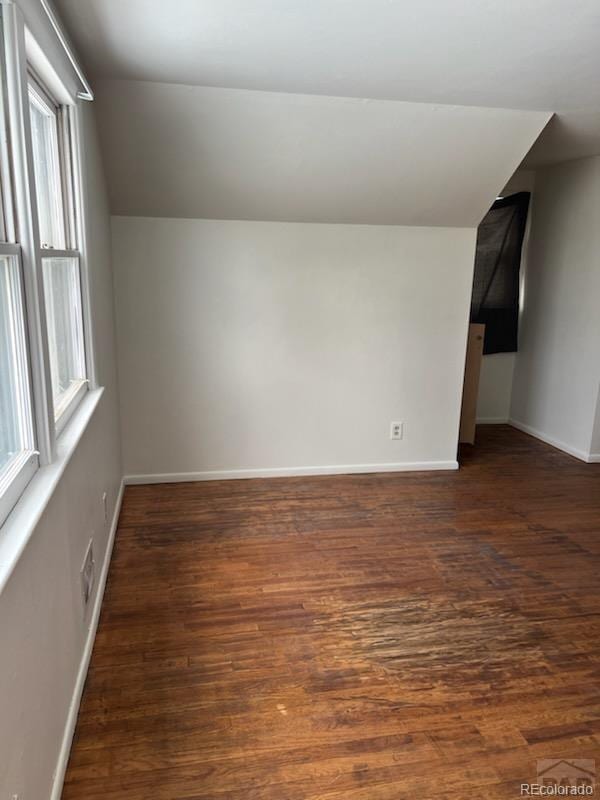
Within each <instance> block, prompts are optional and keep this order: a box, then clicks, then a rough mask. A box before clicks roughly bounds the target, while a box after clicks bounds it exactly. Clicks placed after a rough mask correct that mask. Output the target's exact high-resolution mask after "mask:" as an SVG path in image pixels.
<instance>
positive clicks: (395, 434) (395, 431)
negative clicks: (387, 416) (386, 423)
mask: <svg viewBox="0 0 600 800" xmlns="http://www.w3.org/2000/svg"><path fill="white" fill-rule="evenodd" d="M403 433H404V423H403V422H392V423H390V439H402V436H403Z"/></svg>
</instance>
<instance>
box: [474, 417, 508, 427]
mask: <svg viewBox="0 0 600 800" xmlns="http://www.w3.org/2000/svg"><path fill="white" fill-rule="evenodd" d="M509 422H510V421H509V419H508V417H477V419H476V420H475V423H476V424H477V425H508V424H509Z"/></svg>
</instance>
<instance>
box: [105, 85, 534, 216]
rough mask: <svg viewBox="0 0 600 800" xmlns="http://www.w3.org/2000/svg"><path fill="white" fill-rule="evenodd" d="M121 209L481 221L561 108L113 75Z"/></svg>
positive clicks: (110, 112)
mask: <svg viewBox="0 0 600 800" xmlns="http://www.w3.org/2000/svg"><path fill="white" fill-rule="evenodd" d="M97 102H98V108H99V117H98V119H99V121H100V133H101V138H102V144H103V151H104V155H105V162H106V167H107V177H108V183H109V190H110V198H111V210H112V212H113V214H119V215H131V216H147V217H178V218H184V217H187V218H194V219H196V218H197V219H233V220H236V219H252V220H278V221H291V222H332V223H338V222H340V223H342V222H343V223H353V224H355V223H359V224H363V223H368V224H374V225H376V224H389V225H440V226H450V225H452V226H456V227H459V228H460V227H474V226H476V225H478V224H479V221H480V220H481V217H482V216H483V214H484V212H485V210H486V209H487V208H489V206H490V205H491V203H492V202H493V200H494V198H495V196H496V194H497V193H498V191H499V190H500V189H501V188H502V186H503V185H504V184H505V183H506V181H507V180H508V179H509V177H510V176H511V175H512V174H513V172H514V171H515V169H516V168H517V166H518V165H519V162H520V161H521V159H522V158H523V156H524V155H525V153H526V152H527V150H528V149H529V148H530V147H531V144H532V143H533V142H534V140H535V139H536V138H537V136H538V134H539V133H540V131H541V130H542V128H543V127H544V126H545V124H546V122H547V121H548V118H549V116H550V115H549V114H547V113H544V112H536V111H513V110H509V109H505V108H474V107H465V106H451V105H429V104H426V103H402V102H396V101H385V100H364V99H354V98H347V97H346V98H342V97H325V96H313V95H302V94H289V93H278V92H257V91H247V90H239V89H218V88H213V87H206V86H177V85H172V84H164V83H147V82H143V81H101V82H99V84H98V87H97Z"/></svg>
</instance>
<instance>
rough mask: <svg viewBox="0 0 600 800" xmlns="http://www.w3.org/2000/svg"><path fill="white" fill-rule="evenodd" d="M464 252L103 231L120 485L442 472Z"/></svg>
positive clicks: (299, 228) (250, 235)
mask: <svg viewBox="0 0 600 800" xmlns="http://www.w3.org/2000/svg"><path fill="white" fill-rule="evenodd" d="M474 241H475V230H474V229H459V228H451V229H448V228H432V229H428V228H401V227H391V226H364V225H363V226H350V225H319V224H302V223H271V222H228V221H207V220H170V219H147V218H128V217H115V218H113V248H114V249H113V260H114V264H115V281H116V301H117V327H118V343H119V348H118V351H119V372H120V388H121V401H122V407H121V411H122V437H123V452H124V463H125V473H126V474H130V475H131V474H142V475H148V474H149V475H152V474H172V473H174V474H180V473H206V472H209V473H212V472H214V471H239V470H252V469H254V470H269V469H288V468H291V469H294V468H303V467H306V468H326V467H336V468H339V467H344V466H348V465H354V466H356V467H357V468H358V467H360V466H361V465H377V466H378V467H381V466H383V467H385V466H386V465H403V464H411V463H412V462H426V463H428V464H430V465H432V466H436V465H437V466H447V465H448V464H450V465H452V464H453V463H454V462H455V459H456V441H457V430H458V418H459V410H460V402H461V390H462V375H463V364H464V351H465V340H466V328H467V319H468V303H469V292H470V286H471V280H472V269H473V254H474ZM392 420H401V421H404V423H405V437H404V439H403V440H402V441H394V442H393V441H390V437H389V428H390V422H391V421H392ZM439 462H443V463H442V464H441V465H440V464H439Z"/></svg>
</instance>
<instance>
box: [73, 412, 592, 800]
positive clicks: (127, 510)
mask: <svg viewBox="0 0 600 800" xmlns="http://www.w3.org/2000/svg"><path fill="white" fill-rule="evenodd" d="M599 531H600V465H594V464H592V465H586V464H583V463H580V462H578V461H576V460H574V459H572V458H570V457H569V456H566V455H565V454H563V453H560V452H559V451H557V450H553V449H552V448H550V447H548V446H546V445H544V444H542V443H540V442H538V441H536V440H535V439H532V438H530V437H528V436H526V435H525V434H522V433H520V432H518V431H514V430H513V429H511V428H508V427H506V426H487V427H483V429H480V432H479V433H478V447H477V448H476V449H473V448H467V449H466V450H465V452H464V454H463V455H462V469H461V470H459V471H458V472H446V473H415V474H407V473H405V474H395V475H394V474H381V475H363V476H360V475H352V476H351V475H349V476H343V477H340V476H337V477H331V476H328V477H318V478H283V479H271V480H251V481H249V480H240V481H223V482H212V483H196V484H194V483H186V484H177V485H158V486H132V487H129V488H128V489H127V491H126V496H125V501H124V506H123V512H122V515H121V520H120V524H119V530H118V536H117V542H116V548H115V553H114V559H113V563H112V566H111V572H110V577H109V582H108V586H107V592H106V598H105V603H104V608H103V612H102V618H101V622H100V627H99V630H98V637H97V641H96V646H95V649H94V653H93V657H92V662H91V668H90V672H89V676H88V680H87V684H86V689H85V693H84V697H83V703H82V706H81V712H80V715H79V722H78V726H77V732H76V736H75V742H74V746H73V752H72V757H71V761H70V766H69V769H68V772H67V777H66V784H65V788H64V794H63V798H64V800H183V798H186V800H419V798H423V800H434V799H435V800H514V798H516V797H518V796H520V793H519V785H520V784H521V783H522V782H527V781H533V780H534V779H535V777H536V759H538V758H548V757H553V756H562V757H565V758H595V757H596V758H597V757H598V754H599V748H598V745H599V737H600V693H599V691H598V668H599V666H600V595H599V589H598V575H599V574H600V537H599V533H598V532H599Z"/></svg>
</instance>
